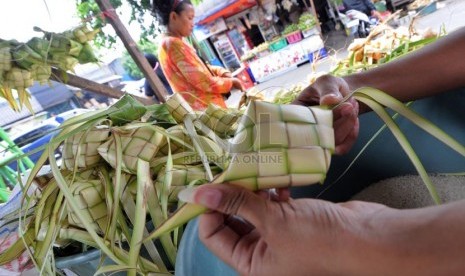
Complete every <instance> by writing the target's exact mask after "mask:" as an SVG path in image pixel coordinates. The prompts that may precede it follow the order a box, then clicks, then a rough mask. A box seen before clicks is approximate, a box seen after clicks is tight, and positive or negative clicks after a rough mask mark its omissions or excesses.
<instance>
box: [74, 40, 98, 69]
mask: <svg viewBox="0 0 465 276" xmlns="http://www.w3.org/2000/svg"><path fill="white" fill-rule="evenodd" d="M77 59H78V60H79V63H80V64H86V63H91V62H98V59H97V57H96V56H95V52H94V50H93V49H92V46H91V45H90V44H89V43H88V42H86V43H84V44H83V45H82V50H81V52H80V53H79V55H78V56H77Z"/></svg>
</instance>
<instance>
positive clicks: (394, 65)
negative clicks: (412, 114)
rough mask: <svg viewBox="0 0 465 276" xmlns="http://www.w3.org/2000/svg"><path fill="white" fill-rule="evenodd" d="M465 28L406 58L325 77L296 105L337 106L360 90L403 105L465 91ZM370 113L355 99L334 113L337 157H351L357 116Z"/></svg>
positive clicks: (304, 94)
mask: <svg viewBox="0 0 465 276" xmlns="http://www.w3.org/2000/svg"><path fill="white" fill-rule="evenodd" d="M464 49H465V28H461V29H459V30H457V31H455V32H453V33H451V34H449V35H447V36H446V37H443V38H441V39H440V40H439V41H437V42H435V43H433V44H431V45H428V46H425V47H424V48H422V49H420V50H418V51H415V52H413V53H411V54H408V55H407V56H405V57H403V58H399V59H398V60H395V61H392V62H390V63H387V64H384V65H381V66H379V67H377V68H375V69H371V70H368V71H365V72H362V73H358V74H353V75H349V76H346V77H343V78H338V77H334V76H331V75H325V76H322V77H320V78H318V79H317V80H316V81H315V83H313V84H312V85H310V86H309V87H307V88H305V89H304V90H303V91H302V93H301V94H300V95H299V96H298V97H297V99H296V100H295V101H294V102H293V103H294V104H299V105H305V106H309V105H318V104H321V105H336V104H338V103H340V102H341V101H342V99H343V98H344V96H346V95H348V94H349V93H350V92H352V91H355V90H356V89H358V88H360V87H366V86H369V87H374V88H378V89H379V90H381V91H384V92H386V93H388V94H390V95H392V96H394V97H395V98H397V99H399V100H401V101H410V100H415V99H420V98H424V97H428V96H432V95H434V94H439V93H442V92H446V91H448V90H451V89H454V88H459V87H465V77H464V76H465V73H464V72H465V63H463V62H462V60H463V55H464V54H465V51H464ZM359 111H360V113H363V112H366V111H367V109H366V108H365V107H364V106H363V105H361V106H360V110H359V104H358V103H357V102H356V101H355V100H354V99H353V98H351V99H349V101H348V102H346V103H342V104H341V105H340V106H339V107H338V108H336V109H335V110H334V112H333V113H334V129H335V131H336V132H335V139H336V153H337V154H343V153H347V152H348V151H349V150H350V148H351V147H352V145H353V144H354V143H355V140H356V138H357V136H358V130H359V121H358V117H357V115H358V114H359Z"/></svg>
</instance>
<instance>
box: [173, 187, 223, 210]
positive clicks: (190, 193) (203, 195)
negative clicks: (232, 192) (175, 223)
mask: <svg viewBox="0 0 465 276" xmlns="http://www.w3.org/2000/svg"><path fill="white" fill-rule="evenodd" d="M178 198H179V199H180V200H182V201H185V202H189V203H196V204H200V205H203V206H205V207H207V208H210V209H215V208H217V207H218V206H219V205H220V202H221V198H222V194H221V191H219V190H218V189H214V188H213V189H212V188H207V187H204V188H202V189H199V188H198V187H197V188H186V189H184V190H182V191H181V192H179V194H178Z"/></svg>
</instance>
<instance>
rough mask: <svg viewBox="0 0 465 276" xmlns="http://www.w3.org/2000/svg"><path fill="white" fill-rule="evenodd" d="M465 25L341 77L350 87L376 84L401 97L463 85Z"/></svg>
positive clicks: (412, 98) (425, 95)
mask: <svg viewBox="0 0 465 276" xmlns="http://www.w3.org/2000/svg"><path fill="white" fill-rule="evenodd" d="M464 55H465V28H461V29H460V30H457V31H455V32H453V33H450V34H449V35H447V36H446V37H443V38H441V39H440V40H439V41H437V42H435V43H433V44H431V45H428V46H425V47H424V48H422V49H420V50H418V51H415V52H413V53H411V54H409V55H407V56H406V57H404V58H400V59H398V60H396V61H393V62H390V63H387V64H385V65H382V66H379V67H377V68H375V69H373V70H368V71H365V72H363V73H359V74H355V75H350V76H347V77H344V78H343V79H344V80H345V81H346V82H347V83H348V85H349V89H350V91H353V90H355V89H357V88H359V87H362V86H370V87H375V88H378V89H380V90H382V91H384V92H386V93H388V94H390V95H392V96H394V97H395V98H397V99H399V100H401V101H409V100H414V99H420V98H424V97H428V96H432V95H434V94H438V93H441V92H445V91H448V90H451V89H455V88H459V87H465V62H463V59H464Z"/></svg>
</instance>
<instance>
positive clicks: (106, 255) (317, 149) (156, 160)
mask: <svg viewBox="0 0 465 276" xmlns="http://www.w3.org/2000/svg"><path fill="white" fill-rule="evenodd" d="M352 96H353V97H355V98H356V99H357V100H359V101H361V102H363V103H365V104H366V105H368V106H369V107H370V108H371V109H372V110H373V111H375V112H376V113H378V114H379V115H380V117H381V118H382V119H383V120H385V122H386V124H387V125H388V127H389V128H390V129H391V130H392V131H393V133H394V135H395V136H396V138H397V139H398V140H399V142H400V143H401V145H402V147H403V148H404V149H405V150H406V152H407V154H408V155H409V157H410V158H411V160H412V162H413V163H414V165H415V167H416V168H417V170H418V171H419V174H420V175H421V176H422V178H423V180H424V182H425V183H426V184H427V186H428V188H429V189H430V193H431V194H432V196H433V198H434V199H435V201H436V202H439V198H438V197H437V194H436V192H435V190H434V187H433V185H432V183H431V182H430V181H429V178H428V176H427V174H426V172H425V170H424V168H423V167H422V165H421V163H420V161H419V160H418V157H417V156H416V155H415V153H414V152H413V150H412V148H411V147H410V144H409V143H408V141H407V139H406V138H405V136H403V134H402V133H401V132H400V130H399V129H398V127H397V125H396V124H395V122H394V121H393V120H392V118H391V116H390V115H389V114H388V113H387V112H386V111H385V108H386V107H388V108H390V109H392V110H394V111H395V112H398V113H399V114H401V115H403V116H405V117H406V118H408V119H410V120H412V121H413V122H414V123H416V124H418V125H419V126H420V127H421V128H423V129H424V130H425V131H427V132H428V133H430V134H432V135H434V136H435V137H437V138H438V139H440V140H441V141H443V142H444V143H446V144H448V145H449V146H450V147H451V148H453V149H454V150H456V151H457V152H459V153H460V154H462V155H463V156H465V147H464V146H463V145H460V144H459V143H458V142H456V141H455V140H454V139H452V138H451V137H449V136H448V135H447V134H445V133H444V132H442V131H441V130H440V129H438V128H437V127H436V126H434V125H432V124H431V123H429V122H427V121H426V120H425V119H423V118H422V117H420V116H419V115H417V114H416V113H414V112H412V111H411V110H409V109H408V108H406V107H405V106H404V105H403V104H402V103H400V102H398V101H397V100H395V99H394V98H392V97H390V96H388V95H386V94H384V93H382V92H381V91H377V90H375V89H370V88H362V89H359V90H357V91H355V92H354V93H353V94H352ZM60 146H62V147H63V158H62V162H61V165H59V164H58V162H57V160H56V159H55V155H54V151H55V149H56V148H58V147H60ZM333 150H334V131H333V128H332V110H331V108H330V107H322V106H316V107H303V106H290V105H279V104H273V103H267V102H263V101H258V100H255V101H250V102H249V103H248V104H247V108H246V109H245V111H243V112H242V111H239V110H223V109H220V108H218V107H216V106H214V105H210V106H209V107H208V108H207V110H205V111H204V112H201V113H196V112H194V111H193V110H192V109H191V107H190V106H189V105H188V104H187V103H186V102H185V101H184V100H183V98H182V97H181V96H180V95H179V94H175V95H173V96H172V97H171V98H169V99H168V101H167V102H166V103H165V104H158V105H153V106H143V105H141V104H140V103H138V102H137V101H136V100H134V98H132V97H131V96H124V97H123V98H121V99H120V100H119V101H118V102H117V103H115V104H114V105H112V106H110V107H108V108H107V109H105V110H99V111H93V112H90V113H86V114H83V115H79V116H77V117H75V118H72V119H70V120H68V121H66V122H65V123H63V125H62V127H61V131H60V133H59V134H58V135H56V136H55V137H54V138H53V140H51V142H50V144H48V145H47V148H46V150H45V151H44V154H43V155H42V156H41V158H40V159H39V161H38V162H37V163H36V166H35V167H34V168H33V170H32V172H31V173H30V175H29V178H28V180H27V181H26V183H22V184H23V187H24V189H23V194H24V195H27V196H24V204H23V210H20V212H18V214H20V216H19V218H18V217H14V218H12V219H15V220H18V219H19V221H20V228H19V233H20V235H21V237H22V239H21V240H19V241H17V242H16V243H15V244H13V245H12V246H11V247H10V249H9V250H7V251H5V252H3V253H2V254H0V265H4V264H6V263H8V262H9V261H11V260H13V259H15V258H16V257H17V256H19V254H21V253H23V252H24V251H27V252H29V254H30V257H31V259H32V261H33V262H34V264H35V265H36V267H37V268H38V270H39V271H40V272H41V273H42V274H45V275H51V274H54V273H55V272H56V271H55V270H56V268H55V255H54V248H66V247H68V246H70V245H76V244H78V245H80V246H82V247H84V248H85V247H91V248H97V249H99V250H100V251H101V253H102V262H101V264H102V265H101V267H100V268H99V269H98V270H97V271H96V274H103V273H112V272H116V271H127V273H128V274H129V275H136V274H141V275H148V274H150V273H155V274H170V273H173V272H174V271H173V268H174V264H175V260H176V252H177V247H178V244H179V241H180V239H181V237H182V232H183V226H184V225H185V223H187V222H188V221H189V220H190V219H192V218H194V217H195V216H197V215H199V214H201V213H202V212H204V211H205V208H203V207H201V206H197V205H193V204H185V203H183V202H180V201H179V200H178V198H177V194H178V193H179V191H181V190H182V189H184V188H185V187H190V186H195V185H202V184H205V183H212V184H218V185H222V183H224V182H228V183H230V184H234V185H240V186H243V187H245V188H247V189H250V190H254V191H255V190H260V189H270V188H279V187H290V186H298V185H309V184H313V183H323V181H324V179H325V176H326V173H327V171H328V169H329V165H330V160H331V154H332V152H333ZM47 161H48V162H50V170H49V171H48V172H47V173H45V174H39V171H41V170H44V168H46V166H45V165H44V164H45V163H46V162H47ZM223 185H224V184H223ZM31 191H32V192H31ZM153 228H155V230H154V231H152V229H153ZM151 231H152V232H151ZM103 259H106V260H110V261H111V263H113V264H112V265H103V263H104V262H103Z"/></svg>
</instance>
